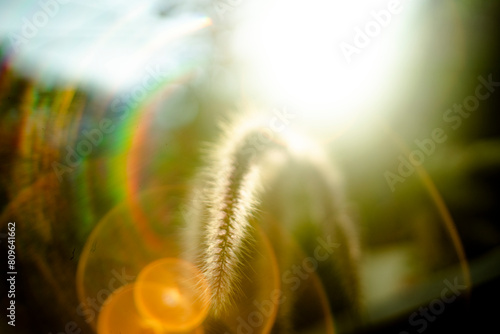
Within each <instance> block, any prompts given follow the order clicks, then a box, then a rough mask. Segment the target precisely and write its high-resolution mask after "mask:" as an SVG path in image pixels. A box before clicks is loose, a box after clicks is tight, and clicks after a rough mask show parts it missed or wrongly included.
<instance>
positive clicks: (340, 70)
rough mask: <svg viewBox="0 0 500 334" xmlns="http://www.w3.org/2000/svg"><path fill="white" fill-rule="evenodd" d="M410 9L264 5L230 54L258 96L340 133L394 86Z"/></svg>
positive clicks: (391, 0)
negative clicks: (239, 63)
mask: <svg viewBox="0 0 500 334" xmlns="http://www.w3.org/2000/svg"><path fill="white" fill-rule="evenodd" d="M414 9H415V6H413V5H412V4H411V2H410V1H408V0H402V1H397V0H385V1H380V0H377V1H368V0H357V1H328V0H312V1H308V2H303V1H284V0H276V1H273V2H272V3H268V2H267V3H265V4H264V5H262V4H260V6H259V7H258V8H257V7H256V6H255V7H254V8H251V9H249V10H248V11H247V16H246V20H244V22H243V23H242V24H241V26H240V29H239V30H237V32H236V33H235V34H234V42H233V51H234V53H235V55H236V56H237V57H238V58H239V59H240V60H241V61H242V63H243V66H244V77H245V79H246V80H247V84H248V85H249V86H250V89H251V90H252V91H253V92H255V93H256V94H257V95H258V96H260V97H262V98H263V99H265V100H267V101H269V102H271V103H280V104H286V105H287V106H290V107H291V108H292V109H294V110H297V111H298V112H299V113H300V114H301V115H302V116H304V117H301V118H302V119H303V120H304V121H305V122H307V123H311V126H318V125H319V126H323V127H324V123H321V121H334V122H329V123H328V124H329V126H330V124H332V125H333V126H338V127H343V126H345V125H346V124H347V123H349V122H350V121H351V120H352V118H353V117H355V116H357V115H360V114H361V113H365V112H368V111H369V110H374V109H375V108H373V105H374V104H375V103H380V102H381V101H382V100H384V99H385V98H386V96H384V94H385V92H386V91H387V90H388V87H390V86H391V85H394V82H395V80H397V76H396V75H397V74H398V73H397V68H398V63H399V62H400V61H401V58H402V57H404V56H405V52H404V51H405V50H404V47H403V45H402V44H401V41H402V36H404V31H405V29H406V28H408V24H406V23H408V22H409V21H410V20H409V18H411V15H409V14H411V13H412V12H415V10H414ZM252 13H253V14H252Z"/></svg>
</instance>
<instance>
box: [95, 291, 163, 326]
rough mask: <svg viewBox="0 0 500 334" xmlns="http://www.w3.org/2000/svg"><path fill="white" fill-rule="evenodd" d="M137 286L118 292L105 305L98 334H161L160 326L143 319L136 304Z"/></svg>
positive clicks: (98, 322) (99, 319)
mask: <svg viewBox="0 0 500 334" xmlns="http://www.w3.org/2000/svg"><path fill="white" fill-rule="evenodd" d="M134 286H135V284H129V285H126V286H124V287H122V288H120V289H118V290H116V291H115V292H114V293H113V294H112V295H111V296H110V297H109V298H108V299H107V302H106V303H105V304H104V305H103V307H102V309H101V312H100V313H99V318H98V320H97V333H99V334H108V333H121V334H129V333H130V334H160V333H163V330H162V329H161V327H160V326H158V324H156V323H155V322H152V321H150V320H148V319H145V318H143V317H142V316H141V315H140V313H139V311H138V310H137V307H136V305H135V302H134Z"/></svg>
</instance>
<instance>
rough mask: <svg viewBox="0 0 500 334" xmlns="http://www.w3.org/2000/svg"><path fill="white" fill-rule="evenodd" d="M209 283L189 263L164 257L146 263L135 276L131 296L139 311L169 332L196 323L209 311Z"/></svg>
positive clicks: (198, 323)
mask: <svg viewBox="0 0 500 334" xmlns="http://www.w3.org/2000/svg"><path fill="white" fill-rule="evenodd" d="M207 292H208V285H207V284H206V282H205V279H204V277H203V275H202V274H201V272H200V271H199V270H198V269H197V268H196V267H195V266H193V265H192V264H190V263H188V262H186V261H184V260H180V259H175V258H166V259H161V260H157V261H154V262H152V263H151V264H149V265H148V266H146V267H145V268H144V269H143V270H142V271H141V273H140V274H139V276H138V278H137V282H136V284H135V289H134V298H135V301H136V304H137V308H138V310H139V313H141V314H142V316H143V317H144V318H146V319H151V320H152V321H154V322H156V323H157V324H158V325H159V326H160V327H162V328H164V329H165V330H166V331H170V332H181V331H189V330H193V329H195V328H196V327H198V326H199V325H200V324H201V323H202V322H203V320H204V319H205V317H206V316H207V313H208V308H209V300H208V293H207Z"/></svg>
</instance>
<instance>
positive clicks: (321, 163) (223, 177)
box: [185, 123, 358, 327]
mask: <svg viewBox="0 0 500 334" xmlns="http://www.w3.org/2000/svg"><path fill="white" fill-rule="evenodd" d="M260 129H261V128H260V127H258V126H252V125H247V124H245V123H241V124H240V125H238V126H236V127H232V128H230V127H227V128H226V129H225V135H224V137H223V138H222V140H221V142H220V143H219V144H218V146H214V147H213V148H212V149H210V150H209V152H208V155H207V162H208V166H207V168H206V169H204V170H203V171H202V172H201V173H200V175H199V178H198V181H197V182H196V187H195V191H194V192H193V196H192V200H191V204H190V213H189V214H188V215H187V216H186V217H185V218H186V220H187V222H188V225H187V228H188V231H187V234H188V240H187V242H188V243H189V244H190V246H188V248H189V249H190V250H191V251H192V253H191V255H192V254H195V256H196V257H197V261H198V262H199V263H200V265H201V267H202V270H203V272H204V274H205V277H206V279H207V281H208V283H209V286H210V292H209V293H210V295H211V303H212V310H213V312H214V313H215V314H217V313H221V312H223V311H224V309H225V308H226V307H227V306H229V305H230V304H231V302H232V301H233V299H234V297H235V296H236V295H237V293H238V291H239V283H240V281H241V275H242V271H243V269H245V266H246V265H247V261H246V256H245V254H246V249H248V247H252V238H251V233H250V232H251V225H250V223H249V218H250V217H251V216H252V215H253V213H254V212H255V210H256V208H257V206H259V198H262V197H265V196H267V197H265V198H266V202H267V201H268V200H269V203H271V204H270V205H267V206H264V207H265V209H266V210H268V209H269V211H275V212H274V213H276V217H278V218H279V220H280V221H281V222H282V223H285V224H286V225H287V229H288V230H291V231H292V233H293V232H294V231H293V230H294V229H295V227H296V226H294V225H297V224H298V225H300V224H303V223H304V221H303V220H301V218H304V217H307V216H310V217H312V218H311V219H310V220H309V221H307V222H306V223H309V222H313V223H315V225H316V226H317V230H318V232H319V233H321V234H322V235H334V236H335V240H337V242H338V243H340V244H342V245H343V246H345V249H344V250H342V251H340V252H339V255H338V256H337V255H336V254H335V257H336V258H337V257H343V259H340V258H339V259H337V260H336V261H334V264H335V266H336V267H338V270H339V271H344V272H340V275H341V276H342V277H341V278H340V281H341V285H342V286H343V285H351V286H354V285H356V286H357V271H356V264H355V262H356V257H357V254H356V245H355V244H356V243H355V242H354V240H355V236H354V235H353V234H352V231H350V226H349V224H348V222H347V223H346V221H345V219H344V217H341V210H339V205H338V203H337V202H338V199H339V198H340V196H339V190H338V184H337V181H336V180H335V178H334V177H333V176H332V169H331V166H329V164H328V163H327V160H326V159H323V160H321V159H318V156H320V155H319V154H317V155H316V154H315V153H314V152H316V150H315V149H313V150H310V149H309V148H308V149H306V151H307V152H308V153H307V154H296V152H295V151H294V149H293V145H291V141H287V140H284V139H280V140H278V141H276V140H275V141H271V140H266V137H265V136H264V135H263V132H261V130H260ZM289 177H292V178H293V182H291V184H292V186H293V187H292V188H290V187H288V188H287V184H288V181H291V180H290V179H287V178H289ZM264 184H265V185H268V184H272V185H274V187H273V188H275V189H274V190H271V191H268V189H266V192H267V195H266V192H264V191H263V190H264V186H263V185H264ZM266 188H267V187H266ZM276 189H281V190H283V191H284V193H283V192H281V193H280V192H277V191H276ZM296 193H301V194H302V195H303V196H305V198H306V202H299V203H297V201H296V199H297V198H294V197H293V194H296ZM269 194H272V195H271V196H269ZM290 196H292V197H290ZM287 198H288V199H287ZM304 207H307V210H306V211H304V210H303V208H304ZM260 208H262V206H259V209H260ZM280 208H281V209H280ZM279 253H280V254H286V250H285V249H281V250H279ZM284 258H285V259H286V256H284ZM284 261H285V262H289V261H287V260H284ZM330 263H332V262H330ZM284 265H286V263H284ZM350 290H352V291H353V292H352V296H350V297H352V298H353V299H356V298H357V294H358V291H357V287H354V288H352V289H350ZM290 300H292V298H290ZM283 309H286V307H284V308H283ZM287 313H289V312H288V311H287ZM286 327H288V326H286Z"/></svg>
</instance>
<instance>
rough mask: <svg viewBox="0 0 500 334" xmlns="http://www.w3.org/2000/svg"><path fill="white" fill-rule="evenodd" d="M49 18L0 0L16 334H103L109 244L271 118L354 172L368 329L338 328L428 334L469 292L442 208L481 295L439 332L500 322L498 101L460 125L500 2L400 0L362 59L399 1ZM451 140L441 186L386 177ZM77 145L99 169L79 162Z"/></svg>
mask: <svg viewBox="0 0 500 334" xmlns="http://www.w3.org/2000/svg"><path fill="white" fill-rule="evenodd" d="M42 3H45V2H43V1H42V2H40V3H39V2H36V1H25V2H16V1H7V0H2V1H1V2H0V55H1V69H0V128H1V132H0V206H1V207H0V209H1V210H2V214H1V215H0V218H1V223H0V226H1V227H2V229H1V231H0V233H2V234H1V235H0V237H2V239H0V240H1V242H2V243H1V250H2V254H7V248H6V240H5V233H6V225H7V222H8V221H12V220H15V221H16V222H17V229H16V235H17V239H16V247H17V251H18V253H17V266H18V275H17V281H16V288H17V289H18V290H17V293H16V305H17V308H16V312H17V313H16V315H17V317H16V320H17V321H16V328H15V329H14V330H13V328H11V327H10V326H7V324H6V321H2V322H1V324H0V328H1V329H2V333H5V332H7V333H11V332H12V333H33V332H37V333H38V332H43V333H48V332H52V333H59V332H62V331H63V328H64V326H65V325H66V324H67V323H68V322H69V321H75V322H76V323H77V324H78V326H79V327H80V328H81V329H82V332H84V333H90V332H91V329H90V328H89V327H88V326H87V325H86V323H85V322H84V321H83V319H82V317H81V316H79V315H78V314H76V308H77V306H78V305H79V301H78V298H77V294H76V286H75V277H76V268H77V263H78V258H79V255H80V254H81V252H82V249H83V247H84V245H85V242H86V240H87V238H88V236H89V234H90V232H91V231H92V229H93V228H94V227H95V226H96V224H97V222H99V221H100V220H101V219H102V218H103V217H104V215H105V214H106V213H107V212H109V211H110V210H111V209H112V208H113V207H115V206H116V205H118V204H119V203H122V202H123V201H127V200H130V199H131V198H134V197H135V196H137V194H138V193H140V192H141V191H144V190H146V189H150V188H152V187H160V186H181V187H184V186H186V185H187V184H188V183H189V181H190V180H191V179H192V177H193V175H194V173H195V172H196V170H197V168H199V167H200V166H202V165H203V162H202V161H201V158H200V157H201V155H200V152H201V150H202V148H203V147H204V146H203V145H205V144H204V143H207V142H210V141H213V140H214V139H215V138H217V136H218V133H219V128H218V123H219V122H220V121H221V120H227V119H229V118H231V117H232V116H233V115H235V114H243V113H249V112H250V111H249V110H252V112H254V111H253V110H259V111H258V112H257V113H259V114H260V117H263V118H264V119H265V118H266V117H268V118H269V120H271V119H272V118H273V117H274V115H275V113H276V111H277V110H278V111H280V110H281V111H283V110H287V111H288V112H289V113H290V114H292V115H293V117H291V118H290V122H289V124H288V127H287V129H288V128H289V129H290V130H292V129H293V130H296V131H299V132H302V133H305V134H306V135H308V136H311V137H313V138H314V139H316V140H317V141H319V142H320V143H321V144H322V145H323V146H324V147H325V149H326V150H327V151H328V153H329V154H330V156H331V159H332V161H333V162H334V163H336V164H337V165H338V167H339V170H340V173H341V174H342V175H343V178H344V184H345V191H346V197H347V199H348V204H349V208H350V212H351V214H352V215H353V217H354V218H355V220H356V221H357V223H358V225H359V230H360V235H361V240H362V245H363V257H362V263H361V268H362V282H363V291H364V309H363V312H364V322H363V324H360V325H359V326H354V327H352V326H351V325H345V326H344V327H341V328H340V332H346V333H347V332H355V333H361V332H362V333H379V332H380V333H382V332H383V333H386V332H395V333H399V332H401V331H408V332H410V333H416V332H417V331H416V330H417V329H418V328H419V327H418V326H417V327H415V326H413V327H412V326H411V324H409V322H408V319H409V316H410V315H411V314H412V313H413V312H415V311H417V310H418V308H419V307H420V306H428V305H429V302H430V301H432V300H434V299H435V298H440V293H441V291H442V290H443V288H445V285H444V284H443V280H444V279H448V280H450V281H454V280H455V278H457V279H458V280H459V281H460V282H462V283H463V282H467V281H466V278H464V275H463V268H464V263H463V261H462V263H461V262H460V256H459V254H458V253H457V243H456V240H455V243H454V241H453V238H452V237H451V236H450V232H449V229H447V228H446V226H445V223H444V220H443V209H441V211H440V210H439V209H438V206H437V202H436V198H442V200H443V203H444V204H445V206H446V208H447V209H446V210H449V213H450V214H451V218H452V220H453V221H454V224H455V225H456V229H457V232H458V235H459V237H460V239H461V243H460V244H461V245H462V247H463V249H464V251H465V255H466V257H467V259H468V266H466V267H468V268H470V275H471V279H472V285H471V286H469V287H470V290H471V293H470V296H469V298H465V296H464V295H465V293H464V295H462V296H460V298H459V299H458V300H457V301H456V302H454V303H452V304H447V305H446V309H445V311H444V313H443V314H441V315H439V316H438V317H437V318H436V320H434V321H432V322H429V323H428V328H427V329H426V332H427V333H443V332H451V331H456V330H457V329H460V328H464V326H471V327H470V328H471V329H473V330H474V332H480V331H483V330H484V329H485V328H488V326H494V325H495V318H494V317H495V316H496V314H497V313H498V311H499V309H498V306H496V304H497V303H496V301H497V300H498V298H500V290H499V288H498V286H499V283H500V248H499V246H500V225H499V224H500V205H499V202H498V201H499V198H500V197H499V190H498V189H499V173H498V172H499V168H500V128H499V126H498V124H499V120H500V116H499V113H498V110H499V109H498V107H499V105H500V91H494V92H492V93H491V95H490V97H489V98H487V99H485V100H484V101H480V104H479V106H478V108H477V109H476V110H475V111H473V112H471V113H470V116H468V118H461V124H460V126H458V127H457V128H456V129H454V128H452V127H451V125H452V124H453V123H449V122H446V121H445V120H444V119H443V116H444V114H445V112H446V111H447V110H448V109H449V108H453V105H454V104H461V103H463V101H464V99H465V98H466V97H467V96H469V95H473V94H474V93H475V89H476V87H477V85H478V84H479V83H480V81H478V77H479V76H482V77H483V78H488V76H491V77H492V79H493V81H495V82H500V71H499V68H498V61H497V59H498V55H499V53H498V51H499V50H500V49H499V44H498V41H499V39H498V34H497V31H498V29H499V24H498V22H499V21H498V20H497V17H498V14H500V7H499V4H498V2H497V1H465V0H462V1H448V0H445V1H439V2H433V1H410V0H402V1H401V2H400V5H399V7H398V8H399V10H398V13H397V14H393V15H391V20H390V22H389V23H388V24H387V25H386V26H383V27H382V28H381V29H380V32H379V33H377V34H375V36H374V37H372V38H370V42H369V43H368V45H367V46H366V47H362V48H359V50H358V51H359V53H356V54H353V55H352V57H351V59H350V60H351V61H348V59H346V57H345V55H344V54H343V52H342V49H341V45H342V43H343V42H344V43H350V44H353V38H354V37H355V35H356V33H357V31H358V30H357V29H358V28H359V29H365V27H366V25H367V24H368V23H369V22H373V21H374V17H373V15H372V14H371V12H372V11H375V12H377V13H378V12H380V11H381V10H387V9H388V6H389V5H388V4H389V3H390V2H389V1H372V2H368V1H350V2H349V3H348V4H347V3H345V2H341V1H325V0H315V1H312V2H308V3H305V2H299V1H287V2H285V1H269V2H264V1H252V2H250V1H244V0H242V1H222V0H216V1H202V0H200V1H192V2H191V1H190V2H186V1H184V2H183V1H167V0H164V1H143V2H141V3H138V2H132V1H130V2H123V1H120V2H118V1H114V0H108V1H100V2H95V3H94V2H84V1H76V0H74V1H67V2H64V1H61V2H50V1H48V2H46V3H50V4H51V5H50V6H49V5H42ZM47 6H49V7H47ZM44 8H45V9H44ZM44 10H45V12H47V15H45V16H43V15H42V14H40V13H41V12H42V11H44ZM49 14H50V15H49ZM37 15H38V16H37ZM43 17H46V18H47V20H44V18H43ZM36 20H38V21H36ZM36 22H38V23H37V24H38V26H37V25H35V23H36ZM103 120H104V121H105V122H107V123H104V125H103V123H102V122H103ZM102 128H105V129H107V131H108V133H104V132H102V131H101V133H102V134H103V135H102V138H101V137H93V138H94V140H95V141H96V143H97V144H93V145H92V146H91V147H90V148H85V147H83V146H82V145H83V144H81V143H82V141H83V140H86V139H88V136H89V135H88V134H89V133H95V130H96V129H102ZM435 128H442V129H443V131H444V132H445V134H446V135H447V140H446V141H444V142H443V143H438V144H436V147H435V150H434V152H433V153H432V154H430V155H425V161H424V162H423V164H422V170H423V173H426V174H427V175H428V176H429V179H428V180H431V183H429V181H425V177H423V176H422V175H423V174H418V173H417V172H415V173H413V174H412V175H410V176H409V177H407V178H405V181H404V182H403V183H395V185H394V191H392V190H391V187H390V185H389V184H388V183H387V180H386V177H385V176H384V174H385V173H386V172H387V171H390V172H393V173H396V171H397V169H398V165H399V163H400V161H399V160H398V159H399V156H400V155H407V154H408V153H409V152H408V151H406V149H405V148H404V146H406V147H407V148H408V150H409V151H413V150H415V149H417V148H418V147H417V146H416V144H415V140H417V139H418V140H423V139H426V138H430V137H431V133H432V131H433V130H434V129H435ZM92 131H94V132H92ZM96 138H97V139H96ZM78 145H80V146H78ZM78 147H80V150H81V151H83V152H86V151H85V150H87V151H88V154H87V153H85V154H79V157H80V158H81V159H78V161H75V160H74V159H76V158H73V157H70V159H69V160H68V158H67V156H68V152H69V151H70V150H72V149H74V150H77V149H78ZM70 164H72V166H70ZM63 165H64V166H66V167H64V166H63ZM422 170H421V171H422ZM429 184H433V185H435V188H436V189H437V190H438V193H439V196H438V197H436V196H435V194H434V197H433V196H432V195H431V193H430V192H429ZM459 248H460V247H459ZM2 256H3V255H2ZM3 258H4V259H5V262H6V261H7V259H6V255H5V257H3ZM4 266H5V265H4ZM4 266H2V268H5V267H4ZM3 272H6V269H5V270H3ZM2 275H4V274H2ZM2 277H4V276H2ZM464 279H465V281H464ZM5 282H6V280H5V279H2V283H1V286H2V290H1V291H2V295H1V300H2V308H3V307H4V305H6V302H7V298H6V293H5V292H4V291H6V288H7V285H6V283H5ZM324 284H325V285H328V282H324ZM3 309H4V308H3Z"/></svg>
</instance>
